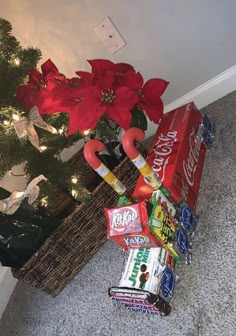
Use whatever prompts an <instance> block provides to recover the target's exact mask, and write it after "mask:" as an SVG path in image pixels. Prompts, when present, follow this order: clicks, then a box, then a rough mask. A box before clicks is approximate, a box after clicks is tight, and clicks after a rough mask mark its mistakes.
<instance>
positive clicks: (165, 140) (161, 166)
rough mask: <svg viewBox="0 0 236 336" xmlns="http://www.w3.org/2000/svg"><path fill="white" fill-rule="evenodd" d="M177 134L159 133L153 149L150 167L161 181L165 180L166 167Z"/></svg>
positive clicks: (171, 132)
mask: <svg viewBox="0 0 236 336" xmlns="http://www.w3.org/2000/svg"><path fill="white" fill-rule="evenodd" d="M177 134H178V132H177V131H174V130H171V131H168V132H167V133H166V134H162V133H161V134H160V135H159V137H158V139H157V141H156V143H155V145H154V147H153V152H154V159H153V163H152V167H153V170H154V172H155V173H156V174H157V175H158V176H159V178H160V179H161V181H163V180H164V178H165V170H166V166H167V165H168V162H169V158H170V156H171V154H172V151H173V146H174V144H175V143H176V141H177Z"/></svg>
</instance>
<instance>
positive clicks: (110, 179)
mask: <svg viewBox="0 0 236 336" xmlns="http://www.w3.org/2000/svg"><path fill="white" fill-rule="evenodd" d="M104 148H105V145H104V143H103V142H102V141H100V140H96V139H91V140H89V141H88V142H87V143H86V144H85V146H84V157H85V160H86V161H87V162H88V164H89V165H90V166H91V167H92V168H93V169H94V170H95V172H96V173H98V175H100V176H101V177H102V178H103V179H104V181H106V182H107V183H108V184H109V185H110V186H111V187H112V188H113V189H114V190H115V191H116V192H117V194H119V195H123V194H125V193H126V187H125V186H124V185H123V183H121V182H120V181H119V180H118V178H117V177H116V176H115V175H114V174H113V173H112V172H111V171H110V170H109V169H108V168H107V167H106V166H105V165H104V163H103V162H102V161H101V160H100V159H99V158H98V157H97V155H96V152H101V151H103V150H104Z"/></svg>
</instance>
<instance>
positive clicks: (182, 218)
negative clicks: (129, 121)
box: [105, 103, 215, 315]
mask: <svg viewBox="0 0 236 336" xmlns="http://www.w3.org/2000/svg"><path fill="white" fill-rule="evenodd" d="M214 134H215V129H214V126H213V125H212V123H211V122H210V120H209V119H208V117H207V116H204V117H202V116H201V114H200V113H199V111H198V110H197V109H196V107H195V105H194V104H193V103H190V104H187V105H185V106H182V107H180V108H178V109H176V110H174V111H172V112H170V113H168V114H166V115H165V116H164V117H163V120H162V121H161V123H160V125H159V128H158V130H157V133H156V135H155V137H154V140H153V142H152V145H151V148H150V150H149V153H148V157H147V164H146V166H147V167H148V164H149V167H150V166H151V167H152V168H153V170H154V172H155V174H157V177H158V181H160V180H161V181H162V185H159V186H158V189H157V190H154V189H153V188H152V187H150V185H148V184H147V183H148V181H149V179H148V178H149V175H150V174H149V173H148V174H146V171H145V174H146V175H145V174H143V175H144V177H143V176H140V177H139V179H138V182H137V185H136V188H135V191H134V193H133V197H132V200H131V199H129V198H127V197H126V196H125V195H123V196H120V198H119V201H118V204H117V207H115V208H112V209H108V208H106V209H105V213H106V218H107V223H108V226H107V236H108V238H109V239H113V240H114V241H115V242H116V243H118V244H119V245H120V246H121V247H122V248H123V249H124V250H126V251H127V250H129V253H128V256H127V259H126V263H125V267H124V271H123V273H122V276H121V280H120V283H119V285H118V286H117V287H111V288H110V289H109V295H110V297H111V298H112V300H113V301H115V302H119V303H121V304H122V305H124V306H125V307H126V308H127V309H128V310H129V311H138V312H143V313H146V314H161V315H168V314H169V313H170V311H171V301H172V299H173V294H174V288H175V282H176V275H175V265H176V262H178V261H185V262H186V263H187V264H190V263H191V256H192V243H191V240H192V237H193V233H194V231H195V229H196V226H197V220H196V218H195V216H194V213H193V211H195V207H196V202H197V196H198V191H199V186H200V179H201V174H202V169H203V163H204V158H205V152H206V148H207V147H210V146H211V145H212V142H213V138H214ZM135 155H136V154H135ZM138 157H139V156H138ZM143 160H144V159H143ZM132 161H134V160H132ZM134 164H135V162H134ZM136 167H137V168H138V169H139V166H137V164H136ZM150 169H151V168H150ZM150 169H149V170H150ZM140 171H141V170H140ZM141 173H142V171H141ZM152 174H153V172H152Z"/></svg>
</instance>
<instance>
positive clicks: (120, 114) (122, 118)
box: [107, 105, 132, 130]
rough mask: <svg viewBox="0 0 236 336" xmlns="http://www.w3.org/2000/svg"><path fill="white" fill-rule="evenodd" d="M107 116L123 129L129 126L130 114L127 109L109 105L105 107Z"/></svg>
mask: <svg viewBox="0 0 236 336" xmlns="http://www.w3.org/2000/svg"><path fill="white" fill-rule="evenodd" d="M107 117H108V119H110V120H113V121H114V122H115V123H116V124H117V125H119V126H120V127H122V128H124V129H125V130H126V129H128V128H129V127H130V123H131V120H132V115H131V112H130V110H129V109H127V108H125V107H121V106H116V107H115V106H113V105H110V106H108V108H107Z"/></svg>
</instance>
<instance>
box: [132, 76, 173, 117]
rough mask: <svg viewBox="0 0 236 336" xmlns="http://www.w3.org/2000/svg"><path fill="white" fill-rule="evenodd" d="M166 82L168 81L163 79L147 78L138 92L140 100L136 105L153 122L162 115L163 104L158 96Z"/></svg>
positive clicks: (166, 84)
mask: <svg viewBox="0 0 236 336" xmlns="http://www.w3.org/2000/svg"><path fill="white" fill-rule="evenodd" d="M168 84H169V82H167V81H165V80H163V79H159V78H153V79H150V80H148V81H147V82H146V83H145V84H144V86H143V88H142V89H141V90H140V92H139V95H140V101H139V102H138V104H137V106H138V107H139V108H140V109H141V110H143V111H144V112H146V114H147V116H148V117H149V119H150V120H152V121H154V122H155V123H159V121H160V119H161V118H162V116H163V110H164V106H163V102H162V100H161V98H160V97H161V96H162V94H163V93H164V91H165V89H166V87H167V86H168Z"/></svg>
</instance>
